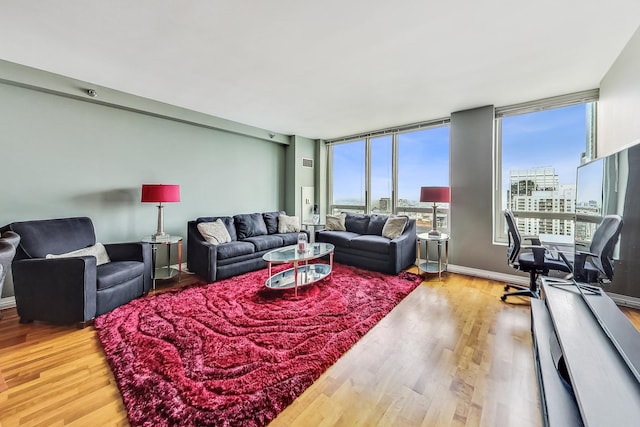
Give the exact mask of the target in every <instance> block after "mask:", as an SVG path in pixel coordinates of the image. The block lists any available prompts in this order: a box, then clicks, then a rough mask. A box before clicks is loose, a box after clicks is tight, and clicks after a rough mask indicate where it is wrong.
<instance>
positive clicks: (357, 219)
mask: <svg viewBox="0 0 640 427" xmlns="http://www.w3.org/2000/svg"><path fill="white" fill-rule="evenodd" d="M368 225H369V215H365V214H355V213H351V212H347V216H346V218H345V220H344V226H345V228H346V229H347V231H351V232H353V233H358V234H366V232H367V226H368Z"/></svg>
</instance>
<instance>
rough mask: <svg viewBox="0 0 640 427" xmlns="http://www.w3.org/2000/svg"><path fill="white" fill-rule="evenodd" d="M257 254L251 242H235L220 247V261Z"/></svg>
mask: <svg viewBox="0 0 640 427" xmlns="http://www.w3.org/2000/svg"><path fill="white" fill-rule="evenodd" d="M254 252H255V246H254V245H253V243H251V242H243V241H239V240H237V241H235V242H231V243H224V244H222V245H218V259H227V258H233V257H237V256H240V255H248V254H252V253H254Z"/></svg>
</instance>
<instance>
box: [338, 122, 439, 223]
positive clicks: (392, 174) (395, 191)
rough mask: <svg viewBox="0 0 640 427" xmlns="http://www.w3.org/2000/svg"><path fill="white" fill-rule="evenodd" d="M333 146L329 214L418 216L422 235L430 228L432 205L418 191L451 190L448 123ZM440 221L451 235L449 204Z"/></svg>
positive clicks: (437, 123) (384, 133)
mask: <svg viewBox="0 0 640 427" xmlns="http://www.w3.org/2000/svg"><path fill="white" fill-rule="evenodd" d="M329 147H330V148H329V164H330V170H329V172H330V173H329V188H330V195H329V196H330V210H329V211H330V212H332V213H338V212H345V211H349V212H363V213H383V214H392V213H393V214H403V215H408V216H410V217H412V218H416V220H417V226H418V231H419V232H422V231H427V230H428V229H430V228H431V220H432V215H431V213H432V205H431V204H429V203H420V187H423V186H445V187H448V186H449V125H448V120H440V121H438V122H436V123H433V124H429V125H421V126H415V127H413V128H409V129H402V130H400V129H397V130H389V131H387V132H378V133H377V134H376V135H375V136H367V137H360V138H354V139H346V140H341V141H334V142H330V145H329ZM437 221H438V229H440V230H441V231H445V232H446V231H448V228H449V204H448V203H447V204H441V205H438V211H437Z"/></svg>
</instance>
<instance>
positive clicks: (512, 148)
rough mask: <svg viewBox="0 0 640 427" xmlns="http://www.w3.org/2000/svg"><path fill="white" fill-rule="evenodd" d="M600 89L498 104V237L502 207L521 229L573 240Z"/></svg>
mask: <svg viewBox="0 0 640 427" xmlns="http://www.w3.org/2000/svg"><path fill="white" fill-rule="evenodd" d="M596 98H597V91H589V92H582V93H579V94H571V95H566V96H562V97H556V98H551V99H547V100H543V101H538V102H531V103H527V104H522V105H519V106H514V107H505V108H503V109H500V108H498V109H496V150H495V152H496V167H495V171H496V192H495V208H496V213H495V218H496V222H495V224H496V225H495V228H494V229H495V239H496V241H505V240H506V231H505V230H506V229H505V223H504V216H503V215H502V211H503V210H504V209H510V210H511V211H513V213H514V215H515V216H516V221H517V225H518V228H519V229H520V231H521V233H522V234H526V235H542V236H543V237H544V238H546V239H549V240H555V241H557V242H563V241H565V242H566V243H571V242H572V241H573V232H574V215H575V180H576V169H577V167H578V166H579V165H580V164H581V163H584V162H585V161H588V160H590V159H592V158H593V157H594V156H595V113H596V102H595V101H596Z"/></svg>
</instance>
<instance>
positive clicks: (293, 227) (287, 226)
mask: <svg viewBox="0 0 640 427" xmlns="http://www.w3.org/2000/svg"><path fill="white" fill-rule="evenodd" d="M298 231H300V218H298V217H297V216H287V215H285V214H280V215H278V233H297V232H298Z"/></svg>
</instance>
